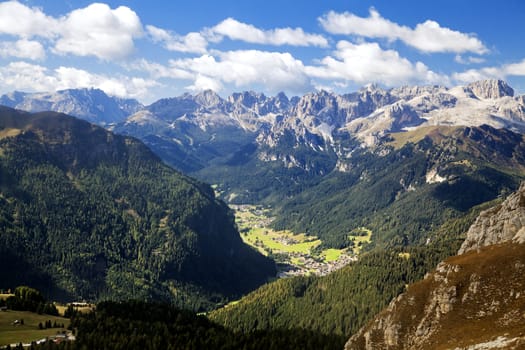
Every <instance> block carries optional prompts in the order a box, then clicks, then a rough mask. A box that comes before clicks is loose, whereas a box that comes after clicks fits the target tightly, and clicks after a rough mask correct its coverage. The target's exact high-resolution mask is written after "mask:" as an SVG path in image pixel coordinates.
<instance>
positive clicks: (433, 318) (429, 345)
mask: <svg viewBox="0 0 525 350" xmlns="http://www.w3.org/2000/svg"><path fill="white" fill-rule="evenodd" d="M522 243H525V183H524V184H522V185H521V186H520V188H519V190H518V191H517V192H515V193H513V194H512V195H510V196H509V197H508V198H507V199H506V200H505V201H504V202H503V203H501V204H500V205H497V206H495V207H493V208H491V209H489V210H486V211H484V212H482V213H481V214H480V215H479V217H478V218H477V219H476V221H475V223H474V224H473V225H472V226H471V227H470V229H469V231H468V233H467V239H466V240H465V242H464V244H463V246H462V247H461V249H460V251H459V254H460V255H457V256H454V257H451V258H449V259H447V260H445V261H444V262H442V263H440V264H439V265H438V266H437V268H436V270H435V271H434V272H432V273H429V274H427V276H426V277H425V279H424V280H423V281H420V282H418V283H415V284H412V285H410V286H409V288H408V290H407V291H406V292H405V293H403V294H401V295H400V296H398V297H397V298H396V299H394V300H393V301H392V302H391V303H390V305H389V306H388V307H387V308H386V309H385V310H383V311H382V312H381V313H380V314H379V315H378V316H376V318H375V319H374V320H373V321H372V322H370V323H369V324H368V325H367V326H365V327H363V328H362V329H361V330H360V331H359V332H358V333H356V334H355V335H354V336H352V337H351V338H350V340H349V341H348V342H347V344H346V346H345V349H346V350H351V349H352V350H357V349H366V350H373V349H387V350H397V349H411V350H412V349H425V350H426V349H438V348H439V349H454V350H459V349H465V350H474V349H494V348H497V349H524V348H525V326H524V324H525V244H522Z"/></svg>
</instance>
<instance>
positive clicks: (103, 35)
mask: <svg viewBox="0 0 525 350" xmlns="http://www.w3.org/2000/svg"><path fill="white" fill-rule="evenodd" d="M60 23H61V30H60V38H59V39H58V41H57V42H56V45H55V51H56V52H57V53H66V54H67V53H70V54H74V55H77V56H96V57H99V58H101V59H105V60H111V59H118V58H122V57H125V56H127V55H129V54H130V53H131V52H132V51H133V49H134V39H135V38H138V37H140V36H142V34H143V32H142V24H141V22H140V19H139V17H138V16H137V14H136V13H135V12H133V11H132V10H131V9H130V8H128V7H125V6H120V7H118V8H116V9H111V8H110V7H109V6H108V5H106V4H101V3H94V4H91V5H89V6H88V7H85V8H82V9H78V10H74V11H72V12H70V13H69V14H68V15H67V16H66V17H65V18H62V19H61V20H60Z"/></svg>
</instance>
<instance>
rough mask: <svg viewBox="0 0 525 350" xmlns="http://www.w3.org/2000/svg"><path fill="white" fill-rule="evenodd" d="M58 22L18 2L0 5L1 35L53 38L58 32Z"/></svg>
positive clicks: (38, 10) (7, 2)
mask: <svg viewBox="0 0 525 350" xmlns="http://www.w3.org/2000/svg"><path fill="white" fill-rule="evenodd" d="M57 27H58V21H57V20H56V19H54V18H52V17H49V16H47V15H46V14H45V13H43V12H42V10H41V9H39V8H36V7H28V6H25V5H23V4H21V3H19V2H18V1H6V2H2V3H0V33H1V34H8V35H14V36H19V37H21V38H30V37H33V36H40V37H46V38H51V37H54V36H55V35H56V33H57V31H58V28H57Z"/></svg>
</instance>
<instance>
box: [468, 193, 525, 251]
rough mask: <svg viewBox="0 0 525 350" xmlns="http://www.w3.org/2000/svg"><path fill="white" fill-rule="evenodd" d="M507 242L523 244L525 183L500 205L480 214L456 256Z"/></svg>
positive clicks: (524, 236) (524, 239) (524, 234)
mask: <svg viewBox="0 0 525 350" xmlns="http://www.w3.org/2000/svg"><path fill="white" fill-rule="evenodd" d="M508 241H514V242H517V243H524V242H525V183H523V184H522V185H521V186H520V188H519V190H518V191H517V192H515V193H513V194H511V195H510V196H509V197H508V198H507V199H506V200H505V201H504V202H503V203H502V204H500V205H497V206H495V207H492V208H490V209H487V210H485V211H483V212H481V213H480V215H479V216H478V218H477V219H476V221H475V222H474V224H472V226H471V227H470V229H469V230H468V232H467V238H466V239H465V242H463V244H462V245H461V248H460V249H459V252H458V254H463V253H465V252H468V251H471V250H476V249H479V248H481V247H484V246H487V245H491V244H496V243H503V242H508Z"/></svg>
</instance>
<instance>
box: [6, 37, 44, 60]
mask: <svg viewBox="0 0 525 350" xmlns="http://www.w3.org/2000/svg"><path fill="white" fill-rule="evenodd" d="M0 57H16V58H27V59H30V60H41V59H44V58H45V57H46V52H45V49H44V46H43V45H42V44H41V43H39V42H38V41H34V40H27V39H20V40H18V41H16V42H12V41H5V42H0Z"/></svg>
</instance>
